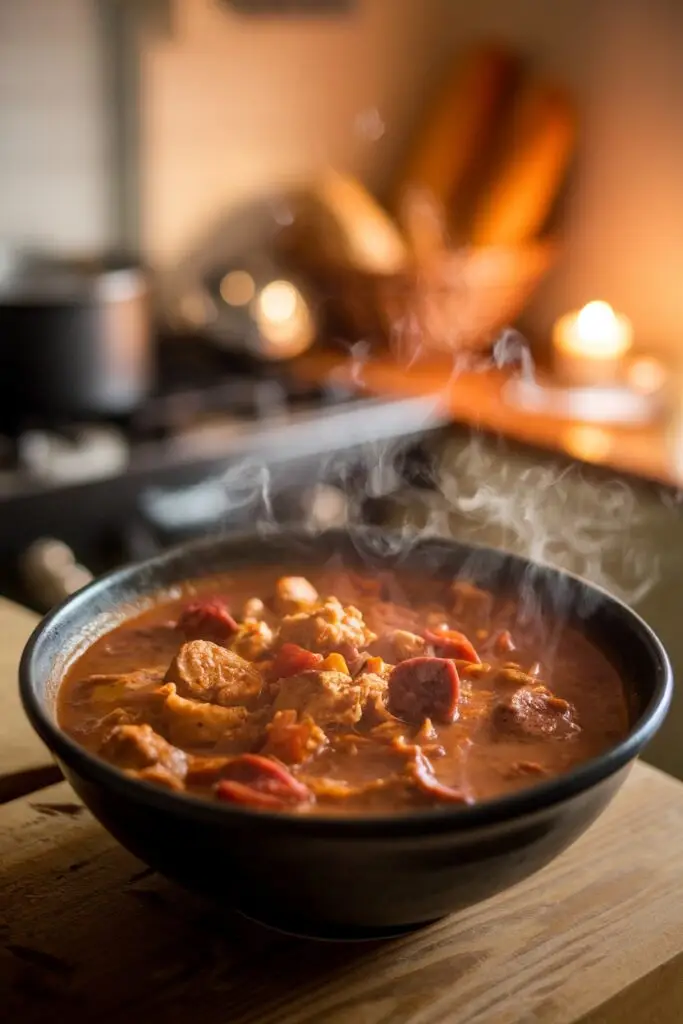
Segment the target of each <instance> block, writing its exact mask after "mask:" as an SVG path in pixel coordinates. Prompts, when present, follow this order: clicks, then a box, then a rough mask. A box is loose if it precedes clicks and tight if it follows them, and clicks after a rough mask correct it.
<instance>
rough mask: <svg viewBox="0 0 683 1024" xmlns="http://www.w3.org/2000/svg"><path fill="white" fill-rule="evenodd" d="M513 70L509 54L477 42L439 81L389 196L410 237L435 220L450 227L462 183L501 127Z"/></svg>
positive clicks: (513, 60)
mask: <svg viewBox="0 0 683 1024" xmlns="http://www.w3.org/2000/svg"><path fill="white" fill-rule="evenodd" d="M518 72H519V60H518V58H517V57H516V56H515V55H514V54H512V53H511V52H509V51H508V50H506V49H504V48H503V47H501V46H497V45H493V44H480V45H478V46H475V47H473V48H472V49H471V50H470V51H469V52H467V53H466V54H465V55H464V56H463V57H462V58H461V59H460V60H459V61H458V63H457V65H456V66H455V67H454V68H452V69H451V70H450V72H449V73H448V74H447V76H446V78H445V80H444V81H443V82H442V83H441V86H440V88H439V90H438V92H437V96H436V99H435V102H434V105H433V106H432V108H431V110H430V111H429V113H428V114H427V116H426V117H425V118H424V119H423V120H422V121H421V127H420V130H419V132H418V135H417V138H416V139H415V141H414V144H413V145H412V147H411V151H410V155H409V158H408V160H407V162H406V165H405V167H404V169H403V171H402V172H401V174H400V175H399V178H398V182H397V187H396V191H395V196H394V208H395V211H396V214H397V216H398V217H399V219H400V221H401V223H402V224H403V225H404V226H406V228H407V230H408V231H409V233H410V234H411V235H414V234H415V232H416V231H420V230H422V228H423V229H424V230H425V231H429V230H432V231H433V230H434V226H433V225H434V222H435V220H436V219H438V218H439V217H441V218H442V220H443V225H444V228H445V227H447V226H448V225H449V222H450V219H451V213H452V210H453V206H454V204H455V205H456V206H457V203H458V194H459V192H460V190H461V189H462V187H463V184H464V182H465V181H466V179H468V178H471V176H472V172H473V168H474V167H476V164H477V161H478V159H479V158H480V156H481V154H482V152H484V151H486V150H487V149H488V148H489V147H490V145H491V140H492V138H493V137H494V136H495V134H496V133H497V131H498V129H499V127H500V119H501V116H502V112H503V111H504V110H505V106H506V103H507V101H508V99H509V96H510V94H511V92H512V90H513V87H514V84H515V81H516V79H517V76H518ZM421 219H422V220H421ZM420 223H422V228H421V227H420ZM430 223H431V227H430Z"/></svg>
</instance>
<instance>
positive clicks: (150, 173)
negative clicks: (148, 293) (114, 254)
mask: <svg viewBox="0 0 683 1024" xmlns="http://www.w3.org/2000/svg"><path fill="white" fill-rule="evenodd" d="M447 7H448V0H358V14H357V15H355V16H353V17H350V18H338V19H337V18H329V19H312V20H298V19H291V20H290V19H277V18H276V19H271V18H266V19H249V18H244V17H239V16H238V15H234V14H227V13H225V11H223V10H220V9H219V8H218V6H217V5H216V4H214V3H213V2H212V0H175V13H176V25H175V32H174V36H173V38H172V39H169V40H164V41H156V42H151V43H150V44H149V46H148V47H147V50H146V55H145V59H144V62H143V76H142V77H143V95H144V103H143V110H144V118H145V124H144V130H143V138H144V146H145V161H144V184H143V204H142V207H143V210H144V223H143V235H144V238H145V241H146V243H147V245H148V247H149V249H150V251H151V252H152V253H153V255H154V257H155V258H156V259H157V260H158V261H159V262H161V263H162V264H164V265H168V264H172V263H173V261H174V260H175V259H176V258H177V256H178V255H179V254H181V253H183V252H184V250H185V249H186V248H187V246H188V245H190V244H191V242H192V239H193V238H194V237H196V236H197V234H202V233H203V232H204V230H205V228H206V227H207V225H208V224H210V222H211V220H212V219H214V218H215V217H216V215H217V212H218V211H219V210H220V209H222V208H228V207H230V206H231V205H233V204H234V203H236V202H238V201H239V200H241V199H243V198H245V197H246V196H252V195H254V194H258V193H259V192H260V191H261V190H264V189H268V187H269V186H271V185H273V184H279V183H282V182H288V181H292V180H296V179H298V178H300V177H302V176H306V175H308V174H310V173H311V172H314V171H315V170H316V169H317V168H319V167H320V166H321V165H322V164H323V162H324V161H331V162H334V163H336V164H338V165H342V166H344V167H346V168H349V169H352V170H354V171H356V172H358V173H361V174H363V175H364V176H365V177H366V178H367V179H368V180H369V181H371V182H376V181H377V178H378V172H379V174H380V175H381V168H382V166H388V165H389V164H390V162H391V160H392V156H393V154H394V152H395V147H396V145H397V143H399V142H400V141H401V140H402V137H403V132H402V129H403V126H404V125H405V122H406V120H407V119H409V118H410V117H411V114H412V113H413V109H414V107H415V104H416V93H420V92H421V90H422V88H423V85H424V81H425V78H426V77H428V76H429V73H430V66H431V65H432V64H433V63H434V62H440V61H441V60H442V59H443V54H444V51H445V49H446V47H447V46H448V40H447V39H444V36H443V26H444V19H443V14H444V10H445V9H446V8H447ZM369 108H378V110H379V112H380V113H381V116H382V118H383V119H384V120H385V122H386V126H387V132H386V134H385V136H384V137H383V138H382V139H381V140H380V141H379V142H372V141H370V140H369V139H368V138H367V136H365V135H364V134H363V131H362V129H359V126H358V123H357V121H358V115H359V114H362V113H363V112H364V111H367V110H368V109H369Z"/></svg>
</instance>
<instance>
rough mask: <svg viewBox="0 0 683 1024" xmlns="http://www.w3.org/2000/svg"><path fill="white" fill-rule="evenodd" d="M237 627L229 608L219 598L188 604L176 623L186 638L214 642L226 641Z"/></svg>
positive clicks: (221, 642)
mask: <svg viewBox="0 0 683 1024" xmlns="http://www.w3.org/2000/svg"><path fill="white" fill-rule="evenodd" d="M237 628H238V627H237V622H236V621H235V620H234V619H233V617H232V615H231V614H230V609H229V608H228V606H227V604H226V603H225V601H222V600H220V598H212V599H211V600H206V601H194V602H193V603H192V604H188V605H187V607H186V608H183V610H182V612H181V614H180V618H179V619H178V624H177V629H178V630H179V631H180V632H181V633H183V634H184V636H185V639H186V640H211V641H212V642H213V643H215V644H225V643H227V642H228V641H229V640H230V637H231V636H232V634H233V633H236V632H237Z"/></svg>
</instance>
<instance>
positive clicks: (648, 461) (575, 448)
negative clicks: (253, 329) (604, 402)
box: [294, 350, 680, 487]
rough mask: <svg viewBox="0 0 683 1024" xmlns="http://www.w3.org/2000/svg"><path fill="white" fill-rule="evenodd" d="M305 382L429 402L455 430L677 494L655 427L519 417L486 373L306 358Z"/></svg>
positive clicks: (493, 375)
mask: <svg viewBox="0 0 683 1024" xmlns="http://www.w3.org/2000/svg"><path fill="white" fill-rule="evenodd" d="M294 369H295V372H296V373H297V374H298V375H299V376H300V377H301V379H302V380H306V381H321V380H326V379H336V380H339V381H343V382H348V381H356V382H357V383H358V384H359V386H362V388H363V389H365V390H367V391H369V392H370V393H371V394H374V395H378V396H379V395H381V396H384V397H393V398H407V397H413V398H416V397H420V396H421V397H426V396H430V395H431V396H434V410H435V413H436V410H439V414H440V415H441V414H442V413H443V412H445V413H447V414H448V416H449V417H450V418H451V420H453V421H454V422H457V423H462V424H465V425H467V426H472V427H477V428H480V429H482V430H485V431H488V432H489V433H492V434H498V435H502V436H504V437H508V438H510V439H512V440H514V441H519V442H522V443H524V444H528V445H532V446H535V447H538V448H545V449H548V450H550V451H554V452H560V453H561V454H563V455H566V456H569V457H570V458H575V459H579V460H580V461H583V462H586V463H589V464H591V465H595V466H602V467H606V468H608V469H612V470H615V471H617V472H620V473H627V474H630V475H633V476H638V477H642V478H643V479H645V480H651V481H653V482H655V483H660V484H666V485H668V486H671V487H678V486H680V480H678V479H677V476H676V472H675V469H674V466H673V464H672V459H671V454H670V451H669V446H668V442H667V434H666V428H665V425H664V424H663V423H662V422H661V421H653V422H652V423H648V424H644V425H639V426H634V427H623V426H612V425H609V424H595V425H593V424H587V423H583V422H581V421H578V420H576V421H572V420H565V419H559V418H555V417H552V416H548V415H542V414H540V413H536V412H531V411H528V412H527V411H525V410H523V409H520V408H518V407H517V406H514V405H512V404H510V403H509V402H508V401H507V400H506V399H505V397H504V396H503V394H502V391H503V388H504V387H505V385H506V383H507V382H508V380H509V376H508V375H506V374H505V373H503V372H500V371H497V370H494V369H488V370H485V371H483V372H478V373H473V372H462V373H459V374H457V375H455V376H454V375H453V374H452V363H451V362H441V363H439V362H429V363H428V362H424V363H420V362H418V363H415V364H413V365H411V366H410V367H406V366H405V365H401V364H399V363H397V362H395V361H393V360H392V359H391V358H389V357H388V356H380V355H378V356H376V357H373V358H372V359H369V360H368V361H366V362H363V363H362V365H361V364H357V365H356V366H354V367H352V366H351V364H350V363H349V362H348V360H347V359H346V358H345V357H343V356H342V355H340V354H335V353H332V352H329V351H324V350H322V351H315V350H314V351H312V352H311V353H309V354H308V355H307V356H304V357H303V358H301V359H300V360H298V361H297V363H296V364H295V367H294Z"/></svg>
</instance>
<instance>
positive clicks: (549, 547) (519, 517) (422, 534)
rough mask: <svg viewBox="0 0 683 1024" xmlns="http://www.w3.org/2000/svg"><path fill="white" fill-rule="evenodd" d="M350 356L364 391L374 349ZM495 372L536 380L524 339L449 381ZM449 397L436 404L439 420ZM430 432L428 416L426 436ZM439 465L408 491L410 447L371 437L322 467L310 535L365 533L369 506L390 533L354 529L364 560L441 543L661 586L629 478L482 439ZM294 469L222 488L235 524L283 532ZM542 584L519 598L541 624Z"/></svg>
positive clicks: (528, 585) (631, 597)
mask: <svg viewBox="0 0 683 1024" xmlns="http://www.w3.org/2000/svg"><path fill="white" fill-rule="evenodd" d="M350 355H351V371H350V372H351V378H352V380H353V381H354V384H355V385H356V386H358V387H360V388H362V387H363V384H364V368H365V366H366V363H367V360H368V357H369V347H368V346H367V345H366V344H364V343H362V342H361V343H357V344H356V345H354V346H353V347H352V348H351V349H350ZM492 367H496V368H499V369H503V368H504V369H506V370H507V371H508V372H515V373H517V374H519V375H523V376H525V377H533V372H534V367H533V361H532V358H531V354H530V352H529V349H528V346H527V345H526V343H525V341H524V339H523V338H522V337H521V335H519V334H518V333H517V332H515V331H511V330H508V331H505V332H503V333H502V334H501V336H500V338H499V339H498V340H497V341H496V343H495V344H494V346H493V348H492V350H491V355H490V356H488V357H483V356H481V355H474V356H473V355H471V354H467V355H465V356H463V355H460V356H457V357H455V358H454V360H453V369H452V374H457V373H459V372H462V370H463V368H466V369H467V370H468V371H469V372H470V373H471V372H473V371H483V370H490V369H491V368H492ZM451 379H452V378H451ZM443 397H444V396H443V395H435V396H434V405H433V410H434V413H436V410H437V409H438V408H440V406H441V403H442V401H443ZM432 425H433V424H432V423H431V420H429V419H428V420H427V421H426V422H425V424H424V426H425V430H428V429H429V428H430V426H432ZM436 462H437V467H438V468H436V469H435V468H430V467H427V468H426V469H425V470H424V471H423V473H422V476H421V478H420V479H419V480H418V481H417V482H413V483H407V482H406V477H405V473H404V470H405V468H406V465H405V464H406V449H405V442H404V441H393V440H392V441H386V440H381V441H374V442H370V443H367V444H365V445H362V446H360V447H356V448H354V450H353V451H351V452H349V453H347V452H343V453H335V454H334V455H331V456H329V457H326V458H324V459H322V460H321V461H320V462H319V464H318V482H317V483H316V484H314V485H313V486H312V487H311V486H310V479H309V480H308V488H307V490H306V492H305V501H304V504H305V505H306V506H307V511H306V520H305V525H306V526H307V527H308V529H309V530H310V531H311V532H313V533H315V532H320V531H324V530H325V529H328V528H331V527H337V528H338V527H340V526H346V527H349V528H351V527H356V528H358V527H363V526H367V525H368V505H370V506H375V507H377V506H378V505H379V506H380V507H381V509H382V516H381V519H380V521H381V523H382V525H383V526H385V527H386V528H380V529H378V530H374V531H367V530H358V529H356V530H350V531H349V534H350V536H351V537H352V539H353V542H354V544H355V546H356V548H357V550H358V552H359V554H360V555H361V556H363V557H367V558H368V559H371V558H372V559H374V558H377V557H378V556H379V557H382V558H384V557H387V558H390V559H391V560H392V561H394V563H395V562H396V561H398V562H399V563H400V561H401V560H402V559H403V558H405V557H408V555H409V554H410V552H411V551H412V550H413V548H414V547H415V545H416V544H417V543H418V542H420V541H422V540H423V539H424V538H444V537H445V538H456V539H460V540H464V541H471V542H474V543H479V544H485V545H489V546H494V547H498V548H502V549H504V550H508V551H512V552H513V553H516V554H519V555H522V556H525V557H527V558H530V559H532V560H533V562H535V563H541V564H549V565H554V566H557V567H559V568H562V569H565V570H569V571H571V572H574V573H576V574H578V575H580V576H583V577H585V578H587V579H589V580H590V581H591V582H593V583H596V584H598V585H599V586H601V587H603V588H604V589H606V590H608V591H610V592H612V593H613V594H615V595H616V596H618V597H620V598H621V599H622V600H625V601H627V602H628V603H630V604H636V603H637V602H638V601H640V600H641V599H642V598H643V597H644V595H645V594H646V593H647V592H648V591H649V590H650V589H651V587H652V586H653V585H654V584H655V583H656V582H657V579H658V564H657V561H656V558H655V555H654V552H653V551H652V550H651V549H650V547H649V546H648V544H647V542H646V537H645V533H646V529H647V527H648V522H647V520H646V514H645V513H644V512H643V511H642V510H641V508H640V506H639V503H638V501H637V499H636V497H635V495H634V493H633V491H632V490H631V488H630V487H629V486H628V485H627V484H626V483H625V482H624V481H622V480H618V479H613V480H606V481H605V482H602V483H601V482H596V481H595V480H594V479H591V478H589V475H588V473H587V471H586V470H584V469H583V468H582V467H581V466H580V465H578V464H572V465H570V466H567V465H564V464H560V463H559V462H557V463H556V464H550V465H548V463H547V459H544V465H543V466H541V465H539V464H538V463H537V462H535V461H534V460H533V457H530V456H528V455H526V456H521V455H520V454H519V453H517V452H516V451H514V450H510V451H506V450H505V449H504V448H503V449H502V450H501V448H500V446H499V447H498V448H496V446H495V442H492V441H491V440H490V439H489V440H484V438H483V437H482V436H481V435H479V434H477V433H476V432H472V433H471V436H470V437H469V440H466V441H464V442H458V441H455V440H447V441H446V442H445V443H443V444H442V445H441V448H440V453H439V457H438V458H437V460H436ZM289 472H290V471H283V470H282V469H278V468H276V467H269V466H267V465H266V464H265V463H264V462H260V461H258V460H257V459H254V458H250V459H248V460H246V461H243V462H241V463H239V464H237V465H235V466H233V467H231V468H230V469H229V470H228V471H227V473H226V474H225V476H224V478H223V480H222V487H223V492H224V495H225V497H226V498H227V509H226V511H227V512H228V518H232V514H233V513H236V512H240V513H241V516H240V518H241V520H242V521H244V518H245V515H246V519H247V522H248V523H250V524H251V525H253V526H255V527H256V528H257V529H258V530H259V531H261V532H262V533H266V534H267V533H269V532H271V531H273V530H277V529H279V528H280V526H282V525H284V522H285V520H284V519H283V518H282V516H281V515H280V514H279V513H278V507H277V506H278V496H279V494H280V493H281V492H283V491H284V490H285V489H286V488H287V486H288V485H291V483H292V481H291V479H290V478H289ZM297 525H302V524H301V523H298V524H297ZM650 533H651V530H650ZM482 557H484V558H485V556H482V555H481V554H479V553H477V552H476V551H475V553H474V554H473V556H472V559H471V560H470V562H469V563H468V564H467V565H466V566H465V567H464V570H463V575H465V576H467V575H468V574H472V575H474V576H476V575H478V571H479V569H480V568H481V565H480V564H478V562H479V561H480V560H481V559H482ZM537 584H538V574H537V572H535V570H534V569H533V567H532V569H530V570H529V573H528V574H527V577H526V579H525V583H524V586H523V593H522V595H521V597H522V601H521V608H520V616H521V618H522V620H530V619H533V618H534V617H536V616H537V612H538V593H537V591H538V587H537ZM567 596H568V595H566V594H565V593H563V592H562V588H561V587H560V588H558V587H556V588H555V591H554V593H553V595H552V603H553V604H554V605H555V611H556V612H557V613H561V612H562V611H563V610H566V608H565V607H564V606H565V604H566V598H567ZM546 597H547V595H546ZM589 611H590V608H584V609H579V612H580V613H581V612H585V613H588V612H589Z"/></svg>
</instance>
